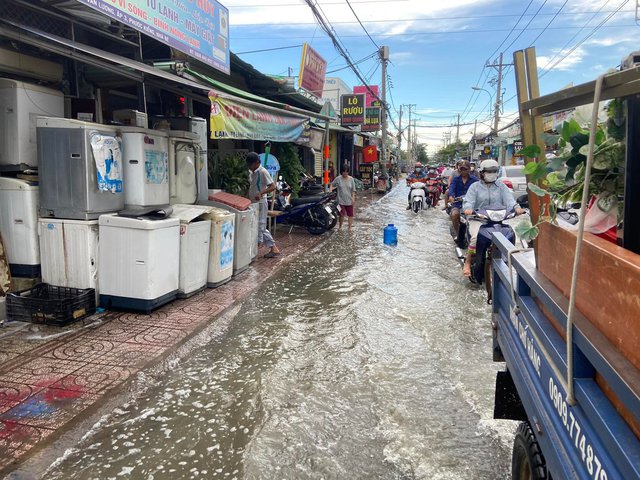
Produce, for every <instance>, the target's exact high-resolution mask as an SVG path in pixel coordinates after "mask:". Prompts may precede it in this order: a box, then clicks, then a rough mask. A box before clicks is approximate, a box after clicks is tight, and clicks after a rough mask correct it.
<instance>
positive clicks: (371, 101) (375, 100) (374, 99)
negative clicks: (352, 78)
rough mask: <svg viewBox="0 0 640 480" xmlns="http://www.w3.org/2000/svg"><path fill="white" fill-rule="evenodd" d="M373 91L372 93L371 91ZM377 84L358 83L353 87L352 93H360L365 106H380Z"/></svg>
mask: <svg viewBox="0 0 640 480" xmlns="http://www.w3.org/2000/svg"><path fill="white" fill-rule="evenodd" d="M372 92H373V93H372ZM378 92H379V89H378V85H359V86H356V87H353V93H356V94H362V95H364V96H365V106H366V107H379V106H380V100H379V97H380V93H378Z"/></svg>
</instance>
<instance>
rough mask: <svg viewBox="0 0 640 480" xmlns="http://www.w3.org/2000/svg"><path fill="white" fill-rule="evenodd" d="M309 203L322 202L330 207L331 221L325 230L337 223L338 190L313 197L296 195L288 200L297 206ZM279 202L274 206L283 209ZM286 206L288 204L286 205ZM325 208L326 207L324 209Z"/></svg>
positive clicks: (338, 208)
mask: <svg viewBox="0 0 640 480" xmlns="http://www.w3.org/2000/svg"><path fill="white" fill-rule="evenodd" d="M310 203H316V204H322V205H324V206H325V207H329V208H330V209H331V215H332V219H331V222H330V223H329V224H328V225H327V230H331V229H332V228H333V227H335V226H336V224H337V223H338V217H339V216H340V205H338V192H331V193H327V194H325V195H317V196H313V197H298V198H294V199H293V200H290V202H289V204H290V205H291V206H292V207H298V206H300V205H306V204H310ZM281 205H282V203H281V202H278V204H277V205H276V208H277V209H279V210H283V208H281V207H280V206H281ZM287 206H288V205H287ZM325 210H326V209H325Z"/></svg>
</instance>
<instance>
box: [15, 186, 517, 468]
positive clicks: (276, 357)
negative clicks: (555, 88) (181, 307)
mask: <svg viewBox="0 0 640 480" xmlns="http://www.w3.org/2000/svg"><path fill="white" fill-rule="evenodd" d="M405 201H406V190H405V188H404V187H403V186H400V187H397V188H396V189H394V191H393V192H392V193H391V194H389V195H387V196H386V197H384V198H383V199H381V200H380V201H379V202H377V203H375V204H374V205H371V206H370V207H368V208H367V209H365V211H364V212H361V213H360V215H359V218H358V220H357V222H356V224H355V229H354V232H353V234H352V235H349V234H348V233H347V232H346V231H342V232H336V234H335V235H333V236H331V237H330V238H328V239H327V241H326V242H323V243H322V244H320V245H318V246H315V247H314V248H313V249H312V250H310V251H309V252H308V253H306V254H305V255H302V256H300V257H298V258H297V259H296V260H294V261H292V262H291V263H289V264H288V265H286V266H285V267H284V268H282V269H280V270H279V271H278V272H277V273H276V274H275V275H274V276H273V277H272V278H271V279H269V280H268V281H266V282H264V283H262V285H261V287H260V288H259V289H258V290H255V291H254V292H252V293H250V294H249V295H248V297H247V298H246V300H245V301H244V302H243V303H242V305H241V307H240V308H239V309H238V310H237V312H236V311H234V312H233V314H232V315H231V317H230V318H229V320H228V322H227V323H226V324H225V326H224V329H223V331H221V332H219V334H218V335H217V336H216V337H215V338H211V339H209V340H208V341H207V342H205V343H203V344H202V346H201V347H200V348H198V349H196V350H194V351H193V352H192V353H191V354H190V355H188V356H187V357H185V358H183V359H182V360H181V361H180V362H178V363H176V364H175V365H174V366H173V368H171V369H170V371H168V372H165V373H162V374H159V375H156V376H154V377H152V378H148V379H147V382H146V388H144V389H143V390H141V391H140V392H139V393H138V394H137V395H136V396H135V398H133V399H132V400H130V401H128V402H127V403H125V404H122V405H119V406H118V407H117V408H115V409H114V410H113V412H112V413H111V414H109V415H105V416H104V417H103V418H101V420H100V422H99V423H98V424H96V425H94V427H93V428H92V429H91V431H90V432H88V433H87V434H86V435H85V437H84V438H83V439H82V441H80V442H78V443H77V444H73V445H67V446H66V447H68V450H67V451H66V452H65V453H64V455H60V457H59V458H58V459H57V460H55V462H53V465H52V466H51V467H50V468H49V469H48V470H47V472H46V473H45V474H44V475H43V477H42V478H47V479H94V478H95V479H109V478H114V479H120V478H135V479H154V480H157V479H181V478H206V479H216V478H221V479H263V478H264V479H271V478H274V479H344V478H353V479H373V478H376V479H456V480H458V479H501V478H504V479H506V478H509V477H510V456H511V455H510V452H511V441H512V433H513V431H514V428H515V426H514V424H513V423H512V422H505V421H495V420H493V419H492V412H493V385H494V379H495V371H496V370H497V369H498V368H499V366H497V365H495V364H493V363H492V361H491V326H490V310H489V308H488V307H487V306H486V303H485V298H484V292H483V291H482V290H480V289H477V288H474V287H473V286H472V285H470V284H469V283H468V282H467V281H465V280H463V279H462V276H461V268H460V266H459V265H458V263H457V260H456V259H455V256H454V253H453V246H452V243H451V239H450V237H449V235H448V224H447V219H446V216H445V215H444V213H443V212H442V211H440V210H431V211H427V212H421V213H420V214H418V215H415V214H413V213H412V212H407V211H405V210H404V206H405V203H404V202H405ZM386 223H395V224H396V226H398V229H399V244H398V246H397V247H395V248H393V247H387V246H384V245H383V244H382V229H383V227H384V226H385V224H386ZM14 478H19V477H14ZM23 478H25V477H23Z"/></svg>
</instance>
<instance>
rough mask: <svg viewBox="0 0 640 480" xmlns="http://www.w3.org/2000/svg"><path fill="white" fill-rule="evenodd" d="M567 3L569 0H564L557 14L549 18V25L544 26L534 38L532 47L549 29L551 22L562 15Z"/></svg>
mask: <svg viewBox="0 0 640 480" xmlns="http://www.w3.org/2000/svg"><path fill="white" fill-rule="evenodd" d="M567 3H569V0H564V3H563V4H562V6H561V7H560V8H559V9H558V11H557V12H556V14H555V15H554V16H553V17H552V18H551V20H549V23H547V26H546V27H544V28H543V29H542V31H541V32H540V33H539V34H538V36H537V37H536V38H534V39H533V41H532V42H531V43H530V44H529V46H530V47H531V46H533V44H534V43H536V42H537V41H538V39H539V38H540V37H541V36H542V34H543V33H544V32H546V31H547V28H549V27H550V26H551V24H552V23H553V22H554V20H555V19H556V18H558V15H560V12H561V11H562V9H563V8H564V7H565V6H566V5H567Z"/></svg>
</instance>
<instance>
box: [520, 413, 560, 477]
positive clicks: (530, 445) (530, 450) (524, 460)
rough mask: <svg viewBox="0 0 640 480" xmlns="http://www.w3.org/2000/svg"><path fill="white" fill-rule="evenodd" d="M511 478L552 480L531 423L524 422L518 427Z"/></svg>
mask: <svg viewBox="0 0 640 480" xmlns="http://www.w3.org/2000/svg"><path fill="white" fill-rule="evenodd" d="M511 478H512V479H513V480H551V475H549V472H548V471H547V464H546V462H545V460H544V455H542V450H540V445H539V444H538V441H537V440H536V436H535V435H534V433H533V430H532V429H531V425H529V422H522V423H521V424H520V425H519V426H518V430H517V431H516V436H515V439H514V440H513V457H512V459H511Z"/></svg>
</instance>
